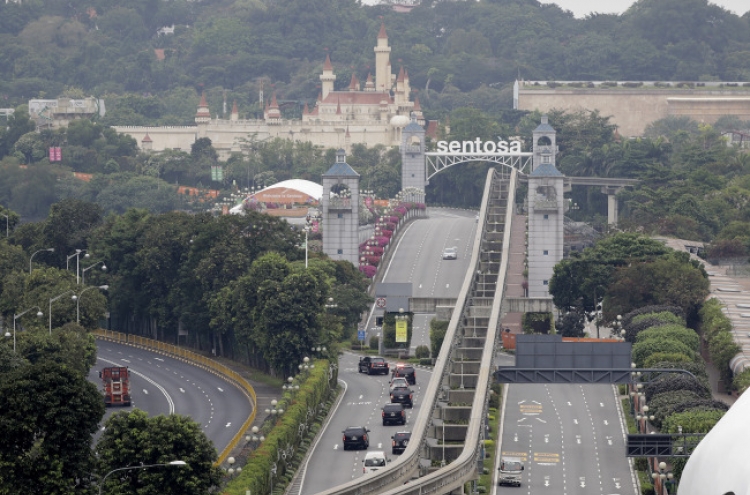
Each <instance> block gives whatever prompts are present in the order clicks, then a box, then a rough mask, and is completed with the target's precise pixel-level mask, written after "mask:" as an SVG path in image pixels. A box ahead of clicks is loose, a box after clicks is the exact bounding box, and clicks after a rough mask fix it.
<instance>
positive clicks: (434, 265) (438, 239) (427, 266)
mask: <svg viewBox="0 0 750 495" xmlns="http://www.w3.org/2000/svg"><path fill="white" fill-rule="evenodd" d="M475 214H476V213H475V212H472V211H464V210H448V209H430V211H429V218H427V219H420V220H415V221H413V222H411V223H410V224H409V225H407V226H406V228H405V230H404V231H403V232H402V234H401V236H400V237H399V240H398V241H397V243H396V246H394V249H395V251H394V252H393V254H392V256H391V263H390V265H389V266H388V267H386V272H385V273H384V278H383V281H385V282H411V283H412V294H413V296H414V297H448V298H450V297H452V298H455V297H457V296H458V291H459V289H460V286H461V283H462V282H463V279H464V276H465V274H466V271H467V270H468V266H469V259H470V249H471V243H472V242H473V240H474V234H475V233H476V228H477V223H476V222H475V220H474V216H475ZM449 246H456V247H458V260H442V259H441V255H442V252H443V248H444V247H449ZM373 310H375V308H373ZM371 316H372V315H371ZM432 318H434V315H432V314H418V315H415V317H414V321H413V327H412V342H411V348H412V352H413V350H414V349H415V348H416V346H418V345H427V346H429V345H430V338H429V323H430V320H431V319H432ZM374 320H375V318H374V317H371V318H370V319H369V321H370V322H371V325H370V327H369V328H368V332H369V335H376V334H377V333H378V332H379V331H380V329H379V328H377V327H375V326H374ZM358 361H359V357H358V356H356V355H354V354H349V353H346V354H344V355H343V356H342V357H341V358H340V361H339V380H340V381H341V382H342V383H343V384H344V386H345V388H346V392H345V394H344V397H343V399H342V400H341V403H340V405H339V407H338V408H337V409H336V410H334V411H332V412H331V414H330V415H329V423H328V424H327V425H325V426H324V428H323V430H322V432H321V434H320V435H319V440H318V442H317V443H316V444H315V445H314V446H313V448H312V450H311V452H310V455H309V458H308V463H307V465H306V466H305V468H304V469H305V471H304V475H303V480H302V488H301V491H300V494H304V495H308V494H314V493H318V492H321V491H323V490H326V489H328V488H331V487H334V486H337V485H340V484H342V483H346V482H349V481H351V480H352V479H354V478H357V477H360V476H363V473H362V460H363V458H364V455H365V453H366V451H364V450H361V451H351V450H347V451H344V450H343V445H342V443H341V438H342V431H343V430H344V429H345V428H346V427H347V426H350V425H351V426H354V425H363V426H367V427H368V428H369V429H370V430H371V432H370V438H371V440H370V448H369V450H370V451H372V450H384V451H385V452H386V454H387V455H388V457H390V458H392V459H393V458H395V457H396V456H394V455H393V454H391V446H390V442H391V435H393V434H394V433H395V432H397V431H410V430H411V425H412V423H413V418H414V417H416V415H417V413H418V412H419V410H420V407H421V403H422V398H423V397H422V391H423V390H424V389H425V388H426V385H427V383H428V382H429V380H430V378H431V377H432V373H431V372H429V371H428V370H425V369H422V368H417V384H416V385H415V386H412V389H413V390H414V392H415V397H414V408H413V409H407V424H406V426H382V419H381V416H380V414H381V408H382V406H383V404H385V403H387V402H389V395H388V381H389V377H385V376H377V375H373V376H367V375H364V374H360V373H359V372H358V369H357V363H358ZM395 363H396V361H395V360H390V364H391V366H393V365H394V364H395Z"/></svg>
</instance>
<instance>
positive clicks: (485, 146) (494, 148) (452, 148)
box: [437, 138, 521, 154]
mask: <svg viewBox="0 0 750 495" xmlns="http://www.w3.org/2000/svg"><path fill="white" fill-rule="evenodd" d="M437 151H438V152H439V153H466V154H470V153H486V154H493V153H521V141H510V142H508V141H502V140H501V141H497V142H495V141H482V140H481V139H479V138H476V139H475V140H474V141H438V142H437Z"/></svg>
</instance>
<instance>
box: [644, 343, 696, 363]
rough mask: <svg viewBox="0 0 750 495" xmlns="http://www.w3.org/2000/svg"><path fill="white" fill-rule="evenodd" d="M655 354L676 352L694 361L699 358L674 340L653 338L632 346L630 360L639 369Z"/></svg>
mask: <svg viewBox="0 0 750 495" xmlns="http://www.w3.org/2000/svg"><path fill="white" fill-rule="evenodd" d="M657 352H677V353H680V354H685V355H686V356H690V357H691V358H693V359H694V360H697V359H698V358H699V356H698V353H696V352H695V351H693V350H692V349H691V348H689V347H688V346H686V345H685V344H683V343H682V342H680V341H679V340H675V339H668V338H661V339H657V338H653V339H649V340H646V341H644V342H638V343H636V344H633V350H632V358H633V362H635V364H636V366H638V367H639V368H642V367H643V363H645V362H646V359H647V358H648V357H649V356H651V355H652V354H655V353H657Z"/></svg>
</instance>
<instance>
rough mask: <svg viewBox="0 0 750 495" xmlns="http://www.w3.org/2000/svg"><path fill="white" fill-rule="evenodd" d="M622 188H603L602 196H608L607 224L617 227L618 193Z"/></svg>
mask: <svg viewBox="0 0 750 495" xmlns="http://www.w3.org/2000/svg"><path fill="white" fill-rule="evenodd" d="M620 189H622V188H620V187H608V186H605V187H602V194H606V195H607V224H608V225H613V226H616V225H617V219H618V216H619V211H618V206H617V193H618V192H620Z"/></svg>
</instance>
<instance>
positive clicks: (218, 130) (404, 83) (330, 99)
mask: <svg viewBox="0 0 750 495" xmlns="http://www.w3.org/2000/svg"><path fill="white" fill-rule="evenodd" d="M374 51H375V74H374V75H373V74H368V75H367V79H366V81H365V83H364V84H362V83H361V82H360V80H359V78H358V77H357V76H356V74H354V75H352V78H351V81H350V82H349V85H348V87H347V88H346V89H344V90H336V89H335V87H334V83H335V81H336V74H335V73H334V67H333V64H332V63H331V58H330V56H328V55H327V56H326V59H325V63H324V64H323V72H322V74H321V75H320V82H321V91H320V94H319V95H318V98H317V101H316V103H315V106H314V107H313V108H312V109H310V108H309V107H308V106H307V105H305V108H304V110H303V112H302V118H301V119H294V120H288V119H284V118H283V116H282V114H281V110H280V108H279V104H278V100H277V95H276V93H273V94H272V95H271V99H270V101H268V102H264V111H263V118H262V119H249V120H248V119H242V118H241V117H240V115H239V112H238V111H237V107H236V105H234V106H233V108H232V113H231V115H230V116H229V119H222V118H219V117H218V116H217V117H215V118H212V117H211V112H210V109H209V107H208V104H207V102H206V97H205V94H203V95H201V101H200V103H199V104H198V108H197V111H196V114H195V126H170V127H144V126H115V129H116V130H117V131H118V132H120V133H123V134H128V135H130V136H132V137H133V138H135V139H136V141H137V142H138V143H142V142H143V139H144V137H145V136H146V135H148V136H149V139H150V140H151V144H150V147H151V150H153V151H162V150H166V149H180V150H183V151H190V148H191V145H192V144H193V143H194V142H195V141H196V140H197V139H200V138H204V137H207V138H209V139H210V140H211V143H212V144H213V146H214V148H216V150H217V151H218V153H219V157H220V158H222V159H226V158H227V157H229V155H230V154H231V153H234V152H242V151H243V143H244V142H245V140H247V139H248V138H250V137H251V136H254V137H253V139H254V140H255V141H263V140H266V139H269V138H282V139H293V140H298V141H307V142H311V143H313V144H314V145H316V146H322V147H325V148H337V149H344V150H345V151H347V152H349V151H350V150H351V146H352V145H353V144H364V145H366V146H374V145H376V144H382V145H385V146H389V147H390V146H399V145H400V144H401V137H402V131H403V128H404V127H406V125H407V124H409V123H410V121H411V116H412V114H414V116H415V117H416V120H417V122H418V123H419V125H421V126H422V127H426V133H427V135H428V136H434V135H435V134H436V131H437V121H430V122H426V121H425V120H424V116H423V114H422V110H421V108H420V105H419V100H418V99H417V98H415V99H414V100H413V101H412V100H411V99H410V93H411V86H410V84H409V74H408V72H407V70H406V69H405V68H404V67H400V68H399V71H398V73H397V74H394V73H393V72H392V68H391V62H390V53H391V47H390V46H389V45H388V35H387V33H386V30H385V25H384V24H381V26H380V32H379V33H378V37H377V44H376V46H375V48H374ZM144 151H145V149H144Z"/></svg>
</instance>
